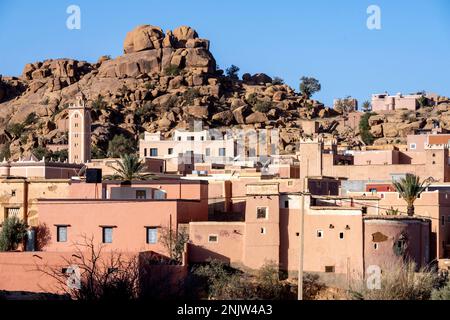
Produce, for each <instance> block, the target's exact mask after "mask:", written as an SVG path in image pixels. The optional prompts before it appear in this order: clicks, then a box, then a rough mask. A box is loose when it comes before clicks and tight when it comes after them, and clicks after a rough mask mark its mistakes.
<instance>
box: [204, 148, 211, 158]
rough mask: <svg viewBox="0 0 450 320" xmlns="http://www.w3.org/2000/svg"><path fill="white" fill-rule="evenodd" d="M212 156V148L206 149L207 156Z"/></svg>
mask: <svg viewBox="0 0 450 320" xmlns="http://www.w3.org/2000/svg"><path fill="white" fill-rule="evenodd" d="M210 155H211V149H210V148H206V149H205V156H207V157H209V156H210Z"/></svg>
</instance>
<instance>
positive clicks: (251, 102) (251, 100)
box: [246, 93, 258, 106]
mask: <svg viewBox="0 0 450 320" xmlns="http://www.w3.org/2000/svg"><path fill="white" fill-rule="evenodd" d="M246 100H247V103H248V104H249V105H251V106H255V104H256V103H257V102H258V95H257V94H256V93H252V94H250V95H249V96H248V98H247V99H246Z"/></svg>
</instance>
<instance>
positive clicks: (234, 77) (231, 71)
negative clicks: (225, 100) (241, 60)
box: [225, 64, 240, 80]
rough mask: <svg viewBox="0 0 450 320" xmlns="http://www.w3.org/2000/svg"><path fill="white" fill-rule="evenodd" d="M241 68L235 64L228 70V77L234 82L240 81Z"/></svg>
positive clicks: (226, 72)
mask: <svg viewBox="0 0 450 320" xmlns="http://www.w3.org/2000/svg"><path fill="white" fill-rule="evenodd" d="M239 70H240V69H239V67H237V66H235V65H234V64H232V65H231V66H230V67H229V68H227V70H226V71H225V74H226V75H227V77H228V78H230V79H232V80H238V79H239V75H238V73H239Z"/></svg>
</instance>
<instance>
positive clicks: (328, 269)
mask: <svg viewBox="0 0 450 320" xmlns="http://www.w3.org/2000/svg"><path fill="white" fill-rule="evenodd" d="M325 272H326V273H334V272H335V268H334V266H325Z"/></svg>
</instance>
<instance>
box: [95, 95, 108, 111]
mask: <svg viewBox="0 0 450 320" xmlns="http://www.w3.org/2000/svg"><path fill="white" fill-rule="evenodd" d="M107 105H108V104H107V103H106V101H104V100H103V96H102V95H100V94H99V95H98V96H97V99H95V100H94V101H92V110H94V111H99V110H102V109H105V108H106V107H107Z"/></svg>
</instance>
